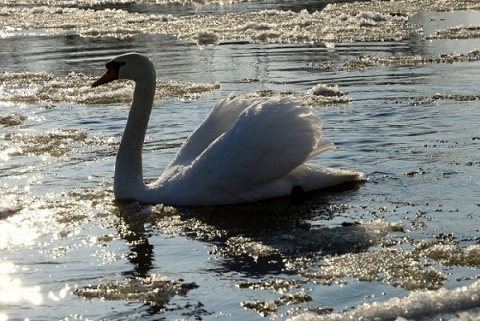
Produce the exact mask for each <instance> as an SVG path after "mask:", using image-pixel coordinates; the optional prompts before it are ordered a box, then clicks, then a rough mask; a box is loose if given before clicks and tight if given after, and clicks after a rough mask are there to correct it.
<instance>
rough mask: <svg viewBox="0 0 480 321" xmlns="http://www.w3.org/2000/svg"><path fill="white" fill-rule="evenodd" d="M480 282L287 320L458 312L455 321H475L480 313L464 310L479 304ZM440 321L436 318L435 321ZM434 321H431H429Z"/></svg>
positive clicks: (415, 316)
mask: <svg viewBox="0 0 480 321" xmlns="http://www.w3.org/2000/svg"><path fill="white" fill-rule="evenodd" d="M479 293H480V281H477V282H475V283H473V284H471V285H469V286H462V287H458V288H455V289H453V290H447V289H444V288H442V289H439V290H436V291H415V292H412V293H410V294H409V295H408V296H407V297H404V298H392V299H390V300H387V301H385V302H374V303H364V304H362V305H358V306H357V307H355V308H354V309H353V310H351V311H348V312H344V313H333V314H329V315H325V316H317V315H313V314H311V313H306V314H302V315H298V316H295V317H293V318H291V319H290V321H334V320H382V321H387V320H398V321H400V320H405V318H406V319H408V320H417V319H419V318H424V317H427V316H431V317H434V316H435V315H437V314H452V313H455V312H456V311H461V312H462V313H460V314H459V315H458V317H454V318H451V319H450V320H451V321H454V320H458V321H461V320H464V321H467V320H478V319H479V317H480V313H479V312H478V311H477V312H472V311H470V312H471V313H474V314H473V315H472V314H469V313H467V312H465V311H464V310H467V309H472V308H476V307H478V306H479V305H480V294H479ZM434 319H435V320H439V318H434ZM432 320H433V319H432Z"/></svg>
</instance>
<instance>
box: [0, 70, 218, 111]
mask: <svg viewBox="0 0 480 321" xmlns="http://www.w3.org/2000/svg"><path fill="white" fill-rule="evenodd" d="M95 79H96V77H94V76H90V75H86V74H83V73H75V72H71V73H70V74H68V75H67V76H64V77H62V76H59V77H55V76H53V75H52V74H48V73H45V72H40V73H32V72H22V73H11V72H5V73H0V82H1V83H2V86H3V87H4V88H5V89H6V90H4V92H2V93H1V94H0V101H15V102H50V103H58V102H72V103H80V104H88V105H90V104H112V103H119V102H130V101H131V99H132V95H133V86H134V84H133V82H127V81H116V82H113V83H110V84H108V85H106V86H102V87H99V88H91V84H92V83H93V82H94V81H95ZM219 88H220V84H219V83H211V84H209V83H191V82H181V81H164V80H157V89H156V95H155V98H156V99H161V98H165V97H182V98H187V99H195V98H197V97H198V95H201V94H203V93H207V92H210V91H213V90H217V89H219ZM25 89H28V90H25Z"/></svg>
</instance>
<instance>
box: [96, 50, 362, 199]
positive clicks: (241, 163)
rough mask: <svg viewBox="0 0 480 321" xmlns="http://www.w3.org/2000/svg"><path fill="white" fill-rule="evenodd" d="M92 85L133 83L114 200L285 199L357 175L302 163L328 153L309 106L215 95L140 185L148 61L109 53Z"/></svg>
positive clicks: (150, 88) (150, 74)
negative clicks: (158, 169)
mask: <svg viewBox="0 0 480 321" xmlns="http://www.w3.org/2000/svg"><path fill="white" fill-rule="evenodd" d="M107 68H108V71H107V73H106V74H105V76H103V77H102V78H100V79H99V80H98V81H97V82H95V83H94V84H93V86H98V85H101V84H103V83H106V82H109V81H112V80H115V79H119V78H120V79H132V80H134V81H135V82H136V86H135V91H134V97H133V102H132V107H131V109H130V114H129V117H128V121H127V125H126V128H125V132H124V135H123V138H122V142H121V144H120V148H119V152H118V154H117V163H116V168H115V177H114V192H115V197H116V198H119V199H136V200H139V201H142V202H146V203H163V204H169V205H213V204H232V203H241V202H251V201H257V200H262V199H267V198H273V197H279V196H286V195H289V194H290V193H291V192H292V188H293V187H296V186H298V187H301V188H302V189H303V190H305V191H311V190H316V189H320V188H324V187H329V186H333V185H338V184H341V183H345V182H348V181H355V180H361V179H362V178H363V174H362V173H360V172H356V171H349V170H340V169H332V168H325V167H321V166H319V165H316V164H313V163H309V162H308V160H309V159H310V158H312V157H314V156H315V155H318V154H320V153H323V152H326V151H328V150H332V149H333V148H334V146H333V144H332V143H331V142H329V141H327V140H322V124H321V122H320V120H319V119H318V118H317V117H316V116H315V111H314V110H313V108H311V107H307V106H301V105H300V104H298V103H296V102H294V101H292V100H290V99H288V98H268V99H267V98H242V97H238V98H233V97H228V98H225V99H223V100H221V101H220V102H219V103H217V105H216V106H215V107H214V108H213V109H212V111H211V112H210V114H209V115H208V117H207V118H206V119H205V121H204V122H203V123H202V124H201V125H200V126H199V127H198V128H197V129H196V130H195V131H194V132H193V133H192V134H191V135H190V136H189V137H188V138H187V140H186V141H185V143H184V144H183V146H182V147H181V149H180V150H179V152H178V153H177V155H176V156H175V157H174V159H173V160H172V161H171V162H170V164H169V165H168V166H167V168H166V169H165V171H164V173H163V174H162V175H161V176H160V177H159V179H158V180H157V181H156V182H154V183H152V184H150V185H145V184H144V182H143V174H142V162H141V152H142V146H143V140H144V138H145V132H146V129H147V124H148V118H149V116H150V112H151V108H152V105H153V97H154V91H155V69H154V67H153V64H152V63H151V62H150V60H148V58H146V57H145V56H142V55H140V54H136V53H130V54H125V55H122V56H118V57H116V58H114V59H113V60H112V61H111V62H109V63H108V64H107Z"/></svg>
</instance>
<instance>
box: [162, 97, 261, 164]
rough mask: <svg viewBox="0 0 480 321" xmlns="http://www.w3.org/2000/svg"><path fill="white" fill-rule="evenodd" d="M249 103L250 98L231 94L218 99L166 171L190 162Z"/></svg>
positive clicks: (228, 126)
mask: <svg viewBox="0 0 480 321" xmlns="http://www.w3.org/2000/svg"><path fill="white" fill-rule="evenodd" d="M251 104H252V100H251V99H246V98H241V97H239V98H235V97H234V96H233V95H230V96H228V97H226V98H224V99H222V100H220V101H219V102H218V103H217V104H216V105H215V106H214V107H213V108H212V110H211V111H210V114H209V115H208V116H207V118H206V119H205V120H204V121H203V122H202V123H201V124H200V126H198V127H197V129H195V130H194V131H193V132H192V133H191V134H190V135H189V136H188V138H187V139H186V140H185V142H184V143H183V145H182V147H181V148H180V150H179V151H178V152H177V154H176V155H175V157H174V158H173V160H172V161H171V162H170V163H169V165H168V166H167V171H168V170H169V169H170V170H171V169H174V168H176V167H178V166H180V167H183V166H186V165H189V164H191V163H192V162H193V161H194V160H195V159H196V158H197V157H198V156H199V155H200V154H201V153H202V152H203V151H204V150H205V149H206V148H207V147H208V146H209V145H210V144H211V143H212V142H213V141H214V140H216V139H217V138H218V137H219V136H221V135H222V134H223V133H224V132H225V131H227V130H228V129H229V128H231V127H232V126H233V124H234V123H235V121H236V120H237V119H238V116H239V115H240V114H241V113H242V112H243V111H244V110H245V109H246V108H247V107H249V106H250V105H251Z"/></svg>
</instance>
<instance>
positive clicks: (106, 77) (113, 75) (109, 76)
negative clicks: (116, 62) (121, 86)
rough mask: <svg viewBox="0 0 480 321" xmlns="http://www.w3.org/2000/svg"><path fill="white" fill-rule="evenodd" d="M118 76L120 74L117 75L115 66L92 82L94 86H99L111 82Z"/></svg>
mask: <svg viewBox="0 0 480 321" xmlns="http://www.w3.org/2000/svg"><path fill="white" fill-rule="evenodd" d="M117 78H118V75H117V72H116V71H115V68H108V70H107V72H106V73H105V74H104V75H103V76H102V77H100V78H99V79H98V80H97V81H96V82H94V83H93V84H92V87H97V86H100V85H103V84H106V83H109V82H111V81H114V80H115V79H117Z"/></svg>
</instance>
